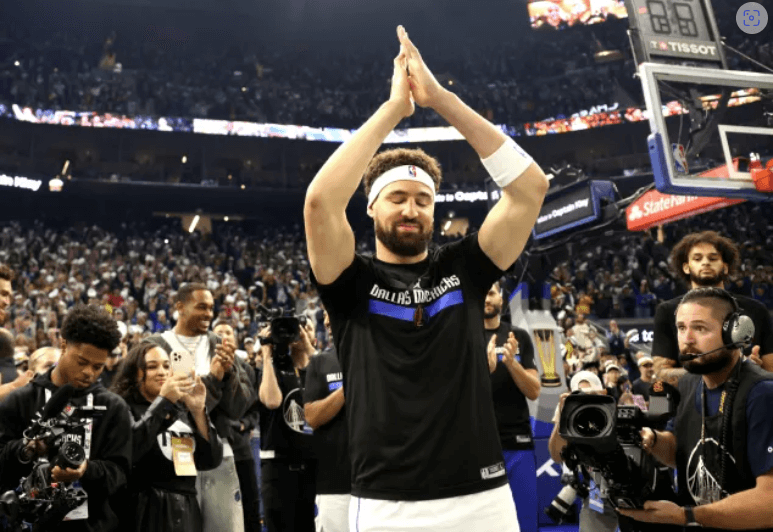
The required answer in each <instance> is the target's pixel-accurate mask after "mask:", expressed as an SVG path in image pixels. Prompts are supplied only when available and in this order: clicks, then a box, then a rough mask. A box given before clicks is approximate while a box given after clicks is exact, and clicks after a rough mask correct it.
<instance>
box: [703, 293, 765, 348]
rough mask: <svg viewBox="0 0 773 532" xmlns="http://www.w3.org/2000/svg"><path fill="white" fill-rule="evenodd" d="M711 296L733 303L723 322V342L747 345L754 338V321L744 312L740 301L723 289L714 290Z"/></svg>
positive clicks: (740, 345)
mask: <svg viewBox="0 0 773 532" xmlns="http://www.w3.org/2000/svg"><path fill="white" fill-rule="evenodd" d="M710 296H711V297H716V298H718V299H724V300H725V301H727V302H728V303H730V304H731V305H733V310H732V312H730V314H728V315H727V316H726V317H725V321H724V322H723V323H722V343H723V344H725V346H731V345H732V346H734V347H746V346H747V345H749V344H750V343H751V341H752V338H754V322H753V321H752V319H751V318H750V317H749V316H747V315H745V314H743V311H742V310H741V307H740V306H738V301H737V300H736V299H735V298H734V297H733V296H731V295H730V293H729V292H727V291H726V290H722V289H716V290H712V291H711V294H710Z"/></svg>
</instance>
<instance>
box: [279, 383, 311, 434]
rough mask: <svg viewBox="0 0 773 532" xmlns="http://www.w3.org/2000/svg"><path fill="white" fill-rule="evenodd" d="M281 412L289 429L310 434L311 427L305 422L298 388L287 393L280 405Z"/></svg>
mask: <svg viewBox="0 0 773 532" xmlns="http://www.w3.org/2000/svg"><path fill="white" fill-rule="evenodd" d="M282 414H283V416H284V420H285V424H286V425H287V426H288V427H289V428H290V430H292V431H294V432H299V433H301V434H311V432H312V430H311V427H310V426H309V424H308V423H306V416H305V415H304V412H303V398H302V397H301V390H300V389H298V388H296V389H294V390H293V391H291V392H290V393H288V394H287V397H285V400H284V404H283V405H282Z"/></svg>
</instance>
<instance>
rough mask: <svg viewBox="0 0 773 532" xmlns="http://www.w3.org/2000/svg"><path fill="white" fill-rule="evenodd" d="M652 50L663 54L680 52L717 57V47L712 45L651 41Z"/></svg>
mask: <svg viewBox="0 0 773 532" xmlns="http://www.w3.org/2000/svg"><path fill="white" fill-rule="evenodd" d="M650 48H652V49H655V50H660V51H663V52H680V53H683V54H691V55H705V56H707V57H717V47H716V46H714V45H711V44H696V43H686V42H679V41H650Z"/></svg>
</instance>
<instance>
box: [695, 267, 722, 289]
mask: <svg viewBox="0 0 773 532" xmlns="http://www.w3.org/2000/svg"><path fill="white" fill-rule="evenodd" d="M726 277H727V275H725V273H724V272H720V273H718V274H716V275H714V274H711V275H709V274H701V273H700V272H699V273H698V274H697V275H696V274H694V273H693V272H692V270H690V282H691V283H693V284H695V286H698V287H701V288H710V287H713V286H717V285H718V284H720V283H722V284H724V282H725V278H726Z"/></svg>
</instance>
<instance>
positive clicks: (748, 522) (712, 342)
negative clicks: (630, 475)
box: [620, 288, 773, 531]
mask: <svg viewBox="0 0 773 532" xmlns="http://www.w3.org/2000/svg"><path fill="white" fill-rule="evenodd" d="M740 309H741V307H740V305H739V303H737V302H736V301H735V299H733V297H732V296H731V295H730V294H729V293H727V292H725V291H724V290H721V289H718V288H699V289H694V290H692V291H690V292H688V293H687V294H686V295H685V296H684V298H683V299H682V301H681V303H680V304H679V306H678V307H677V311H676V320H675V321H676V330H677V334H678V341H679V352H680V356H679V359H680V361H681V362H682V364H683V367H684V368H685V369H686V370H687V372H688V374H687V375H685V376H683V377H682V378H681V379H679V393H680V395H681V398H682V399H681V401H680V403H679V407H678V410H677V413H676V417H675V418H674V419H673V422H671V423H669V424H668V426H667V427H666V430H665V431H653V430H652V429H649V428H645V429H642V431H641V436H642V444H643V447H644V449H645V450H647V451H649V452H651V453H652V454H653V455H654V456H655V457H656V458H657V459H658V460H659V461H661V462H662V463H664V464H667V465H669V466H672V467H676V469H677V472H678V483H679V499H678V500H679V504H676V503H673V502H670V501H648V502H646V503H645V504H644V509H643V510H621V512H620V513H621V514H623V515H627V516H630V517H632V518H634V519H637V520H640V521H646V522H651V523H672V524H677V525H687V526H704V527H709V526H711V527H712V528H711V530H716V531H724V530H773V453H772V452H771V447H769V445H770V444H771V442H772V441H773V422H771V420H770V405H771V404H773V374H771V373H768V372H767V371H764V370H762V369H761V368H759V367H758V366H757V365H756V364H754V363H752V362H750V361H745V360H744V358H743V354H742V351H741V348H742V347H743V346H744V345H746V344H747V343H749V342H750V341H751V340H752V338H753V337H754V330H753V322H752V320H751V319H750V318H749V317H748V316H744V315H741V311H740Z"/></svg>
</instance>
